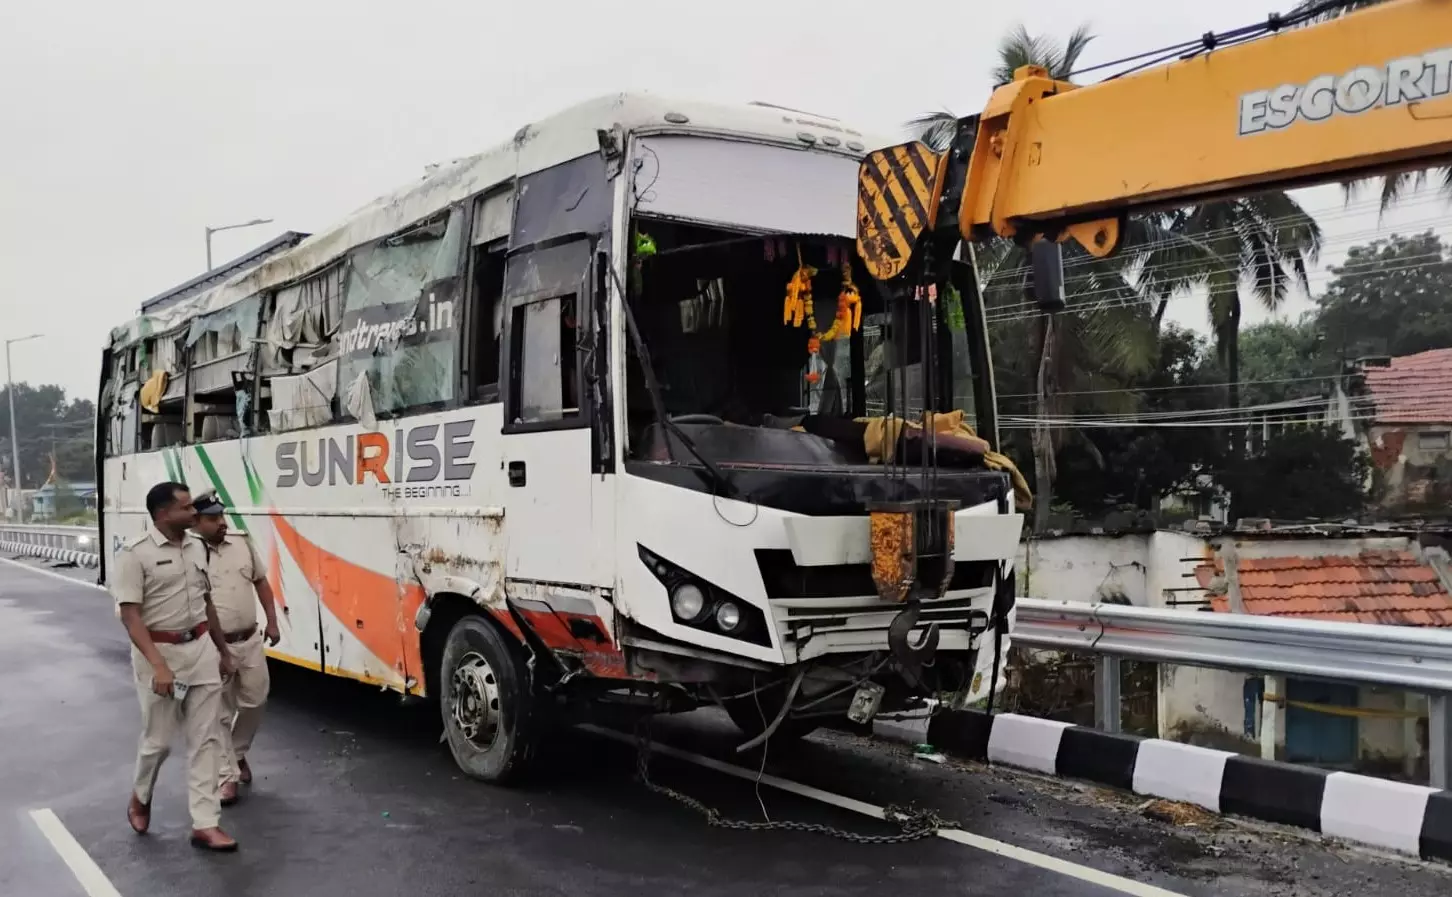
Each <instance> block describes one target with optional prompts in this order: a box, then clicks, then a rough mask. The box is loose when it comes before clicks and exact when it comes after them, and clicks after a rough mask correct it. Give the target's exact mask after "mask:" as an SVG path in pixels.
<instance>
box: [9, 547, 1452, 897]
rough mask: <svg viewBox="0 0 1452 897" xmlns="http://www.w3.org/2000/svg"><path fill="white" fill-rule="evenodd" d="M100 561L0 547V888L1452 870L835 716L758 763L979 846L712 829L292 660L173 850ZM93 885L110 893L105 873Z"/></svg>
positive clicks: (596, 750)
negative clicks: (248, 738) (528, 777)
mask: <svg viewBox="0 0 1452 897" xmlns="http://www.w3.org/2000/svg"><path fill="white" fill-rule="evenodd" d="M26 568H29V569H26ZM36 568H42V569H46V570H48V572H37V571H36ZM93 578H94V573H93V572H91V571H85V570H77V569H74V568H72V569H69V570H49V569H48V568H46V566H45V565H44V564H43V563H42V562H37V561H22V562H19V563H14V562H3V561H0V675H3V676H4V682H5V691H4V697H3V699H0V894H5V895H10V894H15V895H27V897H50V895H56V897H82V895H90V897H100V895H104V894H111V893H119V894H121V895H123V897H139V895H147V897H173V895H174V897H195V895H197V894H198V893H209V894H216V895H221V897H231V895H265V894H289V893H297V894H307V895H310V897H332V895H342V897H371V895H375V894H377V895H395V894H402V893H406V894H410V895H417V897H431V895H456V894H474V893H487V894H500V895H516V894H518V895H525V894H528V895H570V897H593V895H621V894H676V893H682V892H685V891H687V890H689V891H691V892H693V893H698V894H703V895H715V894H719V895H752V897H756V895H767V894H783V895H819V894H864V895H865V894H872V895H881V894H884V893H890V894H904V895H906V894H912V895H937V894H962V895H1005V897H1018V895H1020V894H1033V895H1034V897H1058V895H1065V897H1068V895H1072V897H1100V895H1113V894H1123V893H1141V894H1145V895H1146V897H1148V895H1149V894H1151V893H1155V892H1153V891H1146V890H1143V889H1142V888H1141V889H1140V890H1139V891H1136V890H1135V887H1136V883H1144V884H1145V885H1150V886H1153V887H1155V888H1159V889H1163V890H1162V891H1160V892H1158V893H1160V894H1163V893H1165V892H1168V893H1171V894H1181V895H1186V897H1201V895H1204V897H1270V895H1287V897H1294V895H1307V897H1310V895H1347V897H1351V895H1357V897H1360V895H1364V894H1396V895H1398V897H1433V895H1438V897H1440V895H1445V894H1448V893H1452V871H1449V870H1447V869H1445V868H1442V867H1435V866H1428V865H1425V864H1420V863H1416V862H1411V861H1405V860H1401V859H1398V858H1389V857H1382V856H1377V855H1373V854H1371V853H1368V852H1364V851H1360V850H1356V849H1351V848H1345V847H1340V846H1337V845H1331V844H1325V843H1322V842H1321V841H1320V840H1318V839H1314V838H1311V837H1307V836H1304V835H1301V834H1298V833H1292V832H1287V831H1281V830H1274V829H1271V828H1267V827H1263V826H1251V825H1249V824H1242V823H1238V822H1232V821H1227V820H1222V819H1217V818H1215V817H1208V816H1206V817H1203V818H1198V819H1195V820H1194V823H1195V824H1193V825H1188V826H1187V825H1174V824H1171V823H1167V822H1160V821H1156V820H1152V819H1147V818H1145V817H1143V816H1141V815H1140V814H1139V813H1138V812H1137V810H1138V808H1139V806H1140V804H1141V802H1140V801H1139V800H1138V799H1136V798H1133V797H1129V796H1123V795H1115V794H1110V793H1108V792H1104V791H1099V790H1093V789H1087V788H1081V787H1077V786H1074V785H1072V784H1068V783H1063V782H1054V781H1049V780H1045V779H1041V778H1037V777H1032V776H1026V775H1021V774H1017V773H1010V772H1007V771H1004V770H996V769H988V768H985V767H981V766H976V765H957V764H951V763H950V764H946V765H943V766H936V765H932V764H928V763H924V762H923V761H919V760H914V759H912V758H911V757H909V756H908V755H907V753H906V751H905V750H903V749H900V748H897V747H895V746H891V745H884V744H880V743H874V742H871V741H868V740H864V739H858V738H855V737H852V736H848V735H842V734H837V733H819V734H817V735H814V736H812V737H811V738H810V739H809V740H808V741H806V742H804V743H801V744H798V745H787V746H776V745H773V746H772V747H771V749H770V751H769V752H768V753H767V755H766V757H765V763H764V771H765V772H766V773H768V774H770V775H772V776H777V777H780V778H782V779H786V780H789V781H790V782H792V783H797V784H798V785H800V786H805V788H798V790H799V791H802V790H805V791H808V792H810V790H811V789H821V790H822V791H825V792H830V794H831V795H837V796H842V797H845V798H849V799H852V800H856V801H862V802H866V803H868V804H871V805H876V806H886V805H914V806H917V807H920V808H929V809H932V810H934V811H936V812H938V813H939V814H941V815H942V816H943V817H944V818H949V819H953V820H956V821H957V822H959V823H960V824H961V825H962V827H963V828H964V829H965V830H966V831H968V832H970V833H971V834H972V835H973V836H975V838H976V840H973V843H972V844H963V843H957V842H954V841H949V840H945V839H943V838H928V839H925V840H922V841H918V842H914V843H909V844H898V845H861V844H854V843H851V842H848V841H844V840H840V839H836V838H832V837H828V836H825V835H821V834H815V833H808V832H798V831H766V832H758V831H735V830H726V829H720V828H712V827H710V826H708V825H707V823H706V821H705V820H704V819H703V818H702V817H701V816H700V815H698V814H697V813H696V812H695V811H693V810H691V809H689V808H687V807H685V806H683V805H681V804H680V803H678V802H676V801H674V800H672V799H671V798H669V797H667V796H662V795H659V794H654V793H651V792H650V791H647V790H646V789H645V788H644V787H643V786H642V785H641V784H640V783H639V781H637V779H636V776H635V772H636V760H637V753H636V750H635V748H634V746H633V745H631V744H629V743H622V742H621V741H619V740H616V739H612V738H608V737H604V736H602V735H600V734H596V733H594V732H589V731H581V730H578V729H576V730H567V731H565V732H563V733H561V734H560V735H558V736H557V738H556V739H555V740H554V741H552V742H551V743H550V744H549V745H548V747H547V748H546V750H545V755H544V763H545V764H546V766H545V767H544V768H545V769H546V770H547V771H548V775H545V776H541V777H539V779H538V781H536V782H533V783H532V784H529V785H526V786H523V787H520V788H516V789H503V788H495V787H490V786H487V785H482V784H479V783H475V782H472V781H470V780H467V779H464V778H462V777H461V776H460V775H459V774H458V773H457V772H456V770H455V769H454V766H453V763H452V761H451V760H450V758H449V756H448V753H447V750H446V749H445V748H444V747H443V746H442V745H440V744H439V727H438V724H437V721H436V719H435V718H434V714H433V712H432V711H431V710H429V709H427V708H420V707H413V708H405V707H401V706H400V704H399V701H398V699H397V698H396V696H391V695H385V694H381V693H378V692H376V691H374V690H373V689H370V688H367V687H363V686H357V685H354V684H352V683H346V682H338V681H331V680H326V679H324V678H322V677H320V676H317V675H315V674H310V673H305V672H301V671H295V670H292V669H290V668H287V667H282V666H279V667H275V672H274V691H273V699H272V702H271V704H270V706H269V715H268V717H267V719H266V721H265V723H264V726H263V730H262V734H261V735H260V736H259V738H258V742H257V745H256V747H255V748H254V755H253V767H254V771H255V773H256V776H257V779H256V781H255V782H254V784H253V786H252V789H251V794H250V795H249V796H248V797H247V799H246V800H244V801H243V802H242V803H241V804H239V805H238V806H237V807H234V808H231V809H228V810H226V811H224V820H223V824H224V826H225V827H226V828H227V829H228V830H229V831H230V832H231V833H232V834H233V835H234V836H236V837H237V838H238V840H239V841H241V843H242V850H241V852H240V853H238V854H236V855H232V856H209V855H205V854H201V853H199V852H197V851H195V850H192V849H191V848H190V847H188V845H187V834H188V824H187V819H186V803H185V797H184V793H183V785H182V765H181V762H180V756H179V754H180V752H178V754H174V755H173V758H172V759H171V760H170V761H169V762H168V763H167V765H166V768H165V769H164V771H163V774H162V782H161V784H160V786H159V788H158V792H157V797H156V801H155V805H154V810H153V820H152V834H151V835H150V836H149V837H146V838H138V837H137V836H135V835H134V834H132V832H131V831H130V829H129V828H128V827H127V825H126V821H125V812H124V806H125V802H126V788H127V784H128V782H129V779H130V773H131V764H132V761H133V751H134V746H135V740H136V735H137V731H138V725H139V721H138V712H137V708H136V698H135V693H134V691H133V689H132V686H131V683H130V667H129V660H128V647H127V641H126V635H125V633H124V631H123V630H122V629H121V626H120V624H119V623H118V622H117V621H116V619H115V616H114V613H113V610H112V606H111V604H110V601H109V599H108V598H107V596H106V595H105V594H104V593H102V592H100V591H98V590H96V589H95V588H94V587H91V586H88V585H86V584H85V583H86V581H88V580H91V579H93ZM654 733H655V737H656V738H657V739H658V740H659V741H660V742H661V743H663V744H666V745H670V746H672V747H674V748H677V749H679V750H683V751H686V752H690V753H692V754H695V755H701V756H706V757H709V758H715V759H717V760H721V761H726V762H729V763H732V764H734V765H736V766H737V767H749V768H751V769H752V770H757V769H758V768H760V767H761V765H762V757H761V755H760V754H753V755H750V756H749V757H745V758H743V757H741V756H738V755H736V754H735V753H734V746H735V744H736V743H737V742H738V741H739V738H737V737H735V733H734V730H733V729H731V727H730V725H729V724H728V723H725V722H724V721H723V720H722V719H720V718H718V717H717V716H715V715H713V714H707V713H703V714H693V715H690V716H687V717H682V718H678V719H669V720H662V721H659V722H657V724H656V725H655V726H654ZM651 771H652V777H653V779H654V780H655V781H656V782H658V783H659V784H662V785H666V786H668V787H670V788H674V789H677V790H679V791H681V792H684V793H686V794H689V795H690V796H692V797H694V798H696V799H698V800H700V801H702V802H704V803H705V804H707V805H709V806H711V807H714V808H717V809H719V810H720V812H721V813H722V814H723V816H725V817H728V818H734V819H743V820H749V821H761V820H762V818H763V811H765V813H766V814H767V815H768V816H769V818H771V819H773V820H790V821H797V822H808V823H820V824H824V825H830V826H833V827H835V828H839V829H842V830H846V831H852V832H859V833H864V834H886V833H890V832H892V831H894V830H895V829H894V827H892V826H889V825H887V824H885V823H883V822H880V821H876V820H874V819H871V818H869V817H867V816H863V815H860V814H859V813H856V812H852V811H851V810H849V809H842V808H841V807H839V806H833V805H830V804H828V803H824V802H822V801H821V800H818V799H812V798H810V797H803V796H800V795H799V794H793V793H787V792H783V791H782V790H779V789H777V788H774V787H770V786H769V785H765V784H764V785H761V786H759V787H758V786H757V785H756V784H755V782H753V781H752V780H751V777H750V776H747V778H746V779H742V778H739V777H734V776H730V775H724V774H722V773H720V772H717V771H713V770H710V769H706V768H703V767H702V766H700V765H698V764H695V763H691V762H685V761H683V760H680V759H677V758H675V757H661V756H659V755H657V756H656V757H655V758H654V759H653V760H652V762H651ZM41 809H49V810H52V811H53V812H54V813H55V814H56V817H57V818H58V819H59V820H60V822H61V823H62V824H63V825H64V828H65V829H66V830H67V831H68V832H69V834H70V835H71V836H73V837H74V840H75V842H76V843H77V844H78V845H79V847H80V848H81V849H82V850H83V851H84V852H85V854H86V855H87V856H89V858H91V859H92V860H93V861H94V864H95V866H96V867H98V869H99V874H100V875H101V876H103V877H104V882H102V883H97V882H96V881H94V880H93V879H87V880H86V881H85V882H83V881H82V880H81V879H78V878H77V875H76V874H75V873H74V872H73V871H72V870H71V869H70V868H69V867H68V866H67V864H66V863H65V861H64V860H63V859H62V857H61V855H60V854H59V853H58V852H57V850H56V848H55V846H54V845H53V844H52V842H51V840H49V839H48V838H47V837H46V836H45V835H44V834H43V833H42V831H41V829H40V828H39V827H38V826H37V824H36V822H35V820H34V818H33V816H32V812H33V811H36V810H41ZM990 839H991V840H990ZM984 848H987V849H984ZM1005 854H1007V855H1005ZM1059 861H1066V862H1063V863H1062V864H1058V865H1056V864H1057V863H1059ZM1046 867H1047V868H1046ZM82 874H83V877H84V872H83V873H82ZM1105 874H1107V875H1108V876H1112V877H1108V878H1106V877H1105ZM87 885H89V886H90V887H91V890H89V891H88V890H87ZM103 885H105V886H109V887H113V888H114V891H106V890H104V889H102V890H97V889H98V888H102V887H103Z"/></svg>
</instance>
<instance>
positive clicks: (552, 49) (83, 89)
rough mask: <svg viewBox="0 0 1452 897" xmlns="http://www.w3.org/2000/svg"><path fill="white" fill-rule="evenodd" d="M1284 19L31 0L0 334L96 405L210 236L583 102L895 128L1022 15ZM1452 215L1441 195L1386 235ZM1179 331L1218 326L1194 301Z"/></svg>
mask: <svg viewBox="0 0 1452 897" xmlns="http://www.w3.org/2000/svg"><path fill="white" fill-rule="evenodd" d="M1289 4H1290V0H1282V2H1281V3H1280V4H1268V3H1267V2H1266V0H1220V2H1218V3H1213V4H1201V3H1165V2H1152V0H1100V2H1097V3H1094V4H1090V5H1086V4H1084V3H1083V2H1070V0H1039V2H1037V3H1034V4H1025V5H1022V6H1020V5H1018V4H1013V3H981V2H964V0H919V2H917V3H914V4H910V5H906V6H904V5H901V4H899V5H896V6H894V5H892V4H887V5H884V4H882V3H881V2H859V0H830V2H828V0H770V2H766V0H736V2H733V3H730V4H703V3H693V2H686V0H666V2H661V0H631V2H630V3H623V4H620V3H617V4H594V3H585V2H579V0H577V2H551V0H536V2H533V3H514V2H509V3H505V2H499V0H496V2H473V3H467V2H454V3H437V2H431V0H428V2H426V0H411V2H407V3H404V2H389V3H380V2H377V0H352V2H340V0H291V2H288V3H282V2H278V0H253V2H249V3H242V4H225V5H223V4H216V3H197V2H195V0H191V2H173V0H147V2H145V3H117V2H114V0H49V2H38V3H22V2H19V0H15V2H10V3H7V4H4V7H5V8H4V10H3V11H0V85H3V86H0V339H8V338H12V337H14V336H21V335H25V334H27V333H31V332H43V333H44V334H45V339H44V340H43V341H36V342H31V343H26V344H24V345H22V346H16V347H15V348H14V355H15V357H14V363H15V377H16V379H17V380H29V381H31V382H54V383H59V384H61V385H63V386H64V387H65V388H66V389H67V390H68V391H70V392H71V393H73V394H76V395H84V396H92V395H93V394H94V392H95V390H96V378H97V371H98V367H99V356H100V349H101V346H102V344H103V342H104V340H105V338H106V334H107V332H108V331H109V329H110V328H111V327H112V326H114V325H116V324H119V323H122V322H123V321H125V320H127V319H128V318H130V317H131V316H132V315H133V314H134V313H135V312H136V310H137V308H138V306H139V304H140V302H141V301H142V300H144V299H146V298H148V297H150V296H152V295H154V294H156V293H159V292H162V291H164V290H166V289H168V288H170V287H172V286H174V285H176V284H178V283H180V282H183V281H185V280H187V279H189V278H191V277H193V276H195V275H197V274H199V273H201V271H202V269H203V268H204V267H205V247H204V237H203V233H204V232H203V229H204V228H205V227H206V226H207V225H209V224H210V225H220V224H228V223H232V222H237V221H245V220H250V219H253V218H259V217H260V218H274V219H276V222H277V223H276V224H275V225H272V226H268V227H259V228H253V229H250V230H242V231H234V232H229V233H223V234H218V235H217V236H216V237H214V241H215V243H214V251H215V255H216V259H217V261H219V262H220V261H223V260H226V259H230V258H232V257H234V256H236V255H239V254H241V253H242V252H244V251H245V250H247V249H249V248H251V247H252V246H254V245H257V244H259V243H262V242H264V241H266V240H267V239H270V238H271V237H273V236H275V235H276V234H278V233H280V232H282V231H283V230H299V231H304V232H316V231H317V230H319V229H322V228H324V227H326V226H328V225H329V224H331V223H333V222H335V221H337V220H338V219H339V218H341V217H342V216H344V215H346V214H347V213H349V212H350V211H352V210H353V209H356V208H357V207H359V206H361V205H363V204H364V203H365V202H367V201H368V200H370V199H372V198H373V197H375V196H377V195H378V194H380V193H383V192H385V191H388V190H391V189H393V188H395V187H397V186H399V185H401V184H404V183H406V182H408V181H411V180H413V179H415V178H417V177H418V176H419V175H420V174H422V172H423V168H424V166H425V165H426V164H428V163H430V162H434V161H439V160H445V159H449V158H453V157H457V156H462V155H468V154H471V153H475V152H478V151H480V150H482V149H484V148H486V147H488V146H490V145H491V144H493V143H495V142H498V141H500V140H502V139H505V138H507V137H508V136H509V135H511V134H513V133H514V132H515V131H516V130H518V129H519V127H520V126H521V125H522V124H524V123H526V122H528V121H531V120H534V119H537V118H540V117H543V116H545V115H548V114H550V113H552V112H554V111H557V110H558V109H560V108H562V107H564V106H566V105H569V104H571V103H573V102H575V101H578V100H581V99H584V98H587V97H590V96H594V95H598V94H602V93H609V92H614V91H618V90H650V91H655V92H659V93H663V94H667V95H678V96H683V97H688V98H694V97H699V98H703V99H717V100H725V101H750V100H762V101H768V102H774V103H779V104H782V105H788V106H793V107H796V108H800V109H805V110H810V111H814V112H819V113H822V114H827V115H833V116H837V117H839V118H842V119H844V120H846V121H848V122H850V123H852V124H854V125H856V126H858V127H860V128H862V129H863V130H867V131H878V132H884V131H885V132H887V133H889V134H895V133H897V131H898V129H899V126H900V123H901V122H903V121H904V120H906V119H907V118H909V117H910V116H912V115H914V114H916V113H920V112H923V111H928V110H935V109H943V108H947V109H951V110H952V111H954V112H956V113H958V114H967V113H969V112H971V111H974V110H976V109H978V108H981V106H982V104H983V102H984V101H985V100H986V99H987V96H988V94H989V91H990V89H991V87H992V85H991V83H990V81H989V78H988V77H987V72H988V71H989V69H990V68H991V67H992V65H993V63H994V58H995V57H994V49H995V44H996V43H997V41H998V39H999V38H1000V36H1001V35H1002V34H1004V33H1005V32H1006V31H1007V30H1008V29H1010V28H1011V27H1013V26H1014V25H1016V24H1019V23H1020V22H1022V23H1023V24H1025V25H1026V26H1027V27H1028V28H1029V29H1030V31H1032V32H1036V33H1038V32H1043V33H1049V34H1055V35H1063V34H1066V33H1067V32H1068V31H1069V30H1070V29H1072V28H1073V26H1074V25H1076V24H1078V23H1079V22H1081V21H1083V20H1084V19H1085V17H1086V15H1088V17H1089V21H1090V23H1091V24H1092V25H1093V27H1094V28H1095V30H1096V31H1097V32H1098V34H1099V38H1098V40H1096V41H1095V43H1094V44H1092V45H1091V46H1090V49H1089V52H1088V53H1087V54H1086V57H1085V59H1086V61H1087V62H1095V61H1107V60H1111V59H1115V58H1119V57H1122V56H1125V55H1128V54H1131V53H1135V52H1140V51H1144V50H1149V49H1154V48H1155V47H1158V46H1161V45H1164V44H1168V43H1172V42H1177V41H1181V40H1185V39H1189V38H1193V37H1194V36H1195V35H1199V34H1201V33H1203V32H1205V31H1207V30H1210V29H1217V30H1220V29H1225V28H1230V27H1235V26H1239V25H1244V24H1248V23H1250V22H1252V21H1255V20H1259V19H1261V18H1263V17H1264V15H1265V14H1266V13H1267V12H1269V11H1272V10H1282V9H1284V8H1285V7H1287V6H1288V5H1289ZM889 14H890V15H889ZM915 50H916V51H918V52H917V53H916V58H915V54H914V51H915ZM1153 122H1154V110H1145V119H1144V123H1145V125H1146V126H1149V127H1152V126H1153ZM847 189H852V187H851V186H849V187H848V188H847ZM1367 199H1370V197H1368V198H1367ZM1307 201H1308V204H1309V205H1310V206H1311V207H1312V208H1313V209H1314V210H1315V211H1318V212H1321V213H1323V214H1324V216H1325V217H1324V224H1325V226H1326V229H1327V231H1328V234H1329V236H1330V239H1331V243H1330V245H1329V246H1328V252H1327V254H1326V261H1327V262H1331V263H1334V262H1335V261H1337V260H1338V259H1339V257H1340V256H1341V255H1342V254H1344V252H1345V249H1346V248H1347V246H1348V245H1350V244H1351V243H1355V242H1364V240H1365V239H1367V238H1369V237H1371V236H1374V235H1375V234H1376V232H1377V229H1378V222H1377V216H1376V214H1375V212H1374V211H1372V210H1369V209H1367V208H1366V207H1365V204H1364V203H1363V204H1362V206H1361V207H1353V208H1352V209H1350V210H1348V209H1347V208H1346V207H1345V206H1344V203H1343V200H1342V197H1341V195H1340V192H1339V190H1338V189H1337V188H1334V187H1333V188H1320V189H1318V190H1317V191H1311V192H1310V195H1309V197H1308V199H1307ZM1448 215H1449V209H1448V208H1447V207H1446V206H1445V205H1443V204H1440V203H1438V202H1436V201H1435V198H1433V199H1432V201H1420V202H1415V203H1413V204H1411V205H1410V206H1409V207H1408V208H1407V209H1406V210H1404V211H1403V212H1401V213H1399V214H1398V215H1397V216H1395V217H1394V218H1392V219H1389V221H1388V222H1387V223H1386V225H1387V226H1388V227H1389V226H1391V225H1393V224H1395V225H1398V226H1401V227H1402V229H1406V228H1407V225H1409V224H1410V225H1418V226H1423V227H1424V226H1426V225H1428V224H1436V225H1437V226H1438V228H1439V229H1442V228H1443V227H1444V226H1445V224H1446V222H1447V220H1448ZM1321 282H1324V280H1323V279H1318V280H1317V281H1316V283H1321ZM1293 305H1294V306H1295V307H1294V308H1293V309H1292V310H1293V311H1295V310H1299V309H1300V308H1304V307H1305V303H1304V301H1302V302H1300V303H1293ZM1260 316H1261V315H1260V313H1259V312H1257V313H1254V314H1252V315H1251V316H1250V320H1252V321H1254V320H1257V319H1258V318H1259V317H1260ZM1172 317H1174V318H1175V319H1176V320H1180V321H1182V322H1184V323H1186V324H1190V325H1200V326H1203V319H1204V312H1203V306H1201V305H1200V304H1199V303H1196V302H1194V301H1193V300H1187V301H1182V302H1177V303H1176V304H1175V307H1174V310H1173V312H1172Z"/></svg>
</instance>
